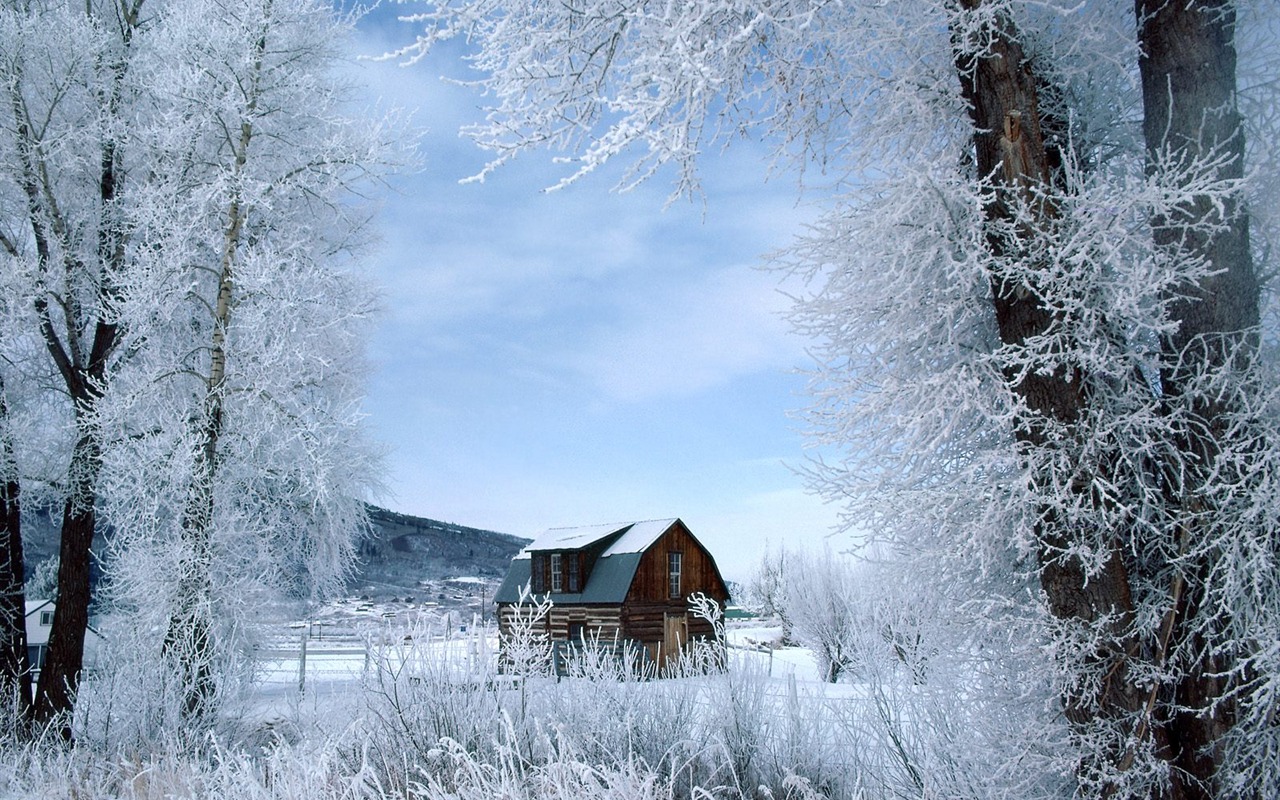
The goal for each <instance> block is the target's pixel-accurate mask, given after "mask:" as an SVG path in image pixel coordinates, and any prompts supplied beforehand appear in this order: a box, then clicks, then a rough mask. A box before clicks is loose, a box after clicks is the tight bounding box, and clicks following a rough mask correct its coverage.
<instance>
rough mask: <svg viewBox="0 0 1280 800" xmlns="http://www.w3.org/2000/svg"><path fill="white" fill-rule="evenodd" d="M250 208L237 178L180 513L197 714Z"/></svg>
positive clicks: (184, 645) (256, 83)
mask: <svg viewBox="0 0 1280 800" xmlns="http://www.w3.org/2000/svg"><path fill="white" fill-rule="evenodd" d="M271 10H272V2H271V0H266V2H265V3H264V21H263V28H262V31H261V33H260V35H259V37H258V39H257V40H256V41H255V42H254V43H253V50H252V53H253V61H252V67H251V73H250V79H249V81H248V85H247V97H246V99H247V101H248V102H247V104H246V107H245V116H244V119H243V120H242V122H241V123H240V136H239V139H238V141H237V142H236V146H235V150H234V159H235V160H234V163H233V165H232V174H233V176H234V178H235V180H236V181H238V180H239V179H240V178H241V176H242V175H243V173H244V168H245V164H246V163H247V162H248V158H249V145H250V143H251V142H252V140H253V133H254V129H253V123H252V121H251V120H252V117H253V114H254V112H255V111H256V110H257V104H258V97H259V94H260V91H261V86H260V81H261V78H262V66H263V58H264V56H265V54H266V48H267V33H268V29H269V26H270V24H271ZM244 222H245V208H244V204H243V202H242V200H241V197H240V195H239V188H238V186H237V187H236V188H235V189H233V194H232V197H231V198H230V201H229V203H228V206H227V223H226V228H225V229H224V230H223V241H222V261H221V264H220V267H219V271H218V295H217V298H216V300H215V301H214V303H213V305H212V308H213V335H212V337H211V341H210V346H209V375H208V377H207V378H206V381H205V388H204V396H203V398H202V399H201V415H200V419H201V420H202V422H203V427H202V429H201V431H200V443H199V447H198V449H197V451H196V453H195V458H194V464H193V467H192V475H191V484H190V486H189V487H188V489H187V499H186V504H185V506H184V508H183V514H182V523H181V525H182V538H183V543H184V545H185V547H186V552H185V555H184V558H183V561H182V564H181V566H180V569H181V570H182V575H181V576H180V577H179V586H178V600H177V602H178V607H177V608H176V609H174V612H173V614H172V615H171V616H170V619H169V630H168V632H167V633H166V634H165V642H164V651H165V653H166V654H168V655H170V656H171V657H173V658H174V659H176V662H177V667H178V673H179V675H180V677H181V680H182V682H183V692H184V698H183V709H184V712H185V714H186V716H187V717H188V718H189V719H195V718H197V717H198V716H200V715H201V714H203V713H204V712H205V711H207V710H209V709H210V708H211V704H212V702H213V700H214V693H215V690H216V687H215V686H214V675H213V671H212V660H213V656H214V652H213V651H214V641H213V608H212V605H213V597H212V594H213V587H212V581H211V576H210V571H211V570H212V567H213V544H212V541H211V539H212V534H213V521H214V509H215V506H214V503H215V496H214V488H215V486H216V485H217V480H218V464H219V460H220V459H219V455H218V447H219V442H220V441H221V438H222V433H223V424H224V419H225V409H224V399H225V395H226V383H227V331H228V330H229V328H230V325H231V311H232V307H233V303H232V299H233V297H232V296H233V294H234V292H235V286H236V278H235V265H236V257H237V253H238V251H239V248H240V241H241V236H242V235H243V232H244Z"/></svg>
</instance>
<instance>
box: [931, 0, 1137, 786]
mask: <svg viewBox="0 0 1280 800" xmlns="http://www.w3.org/2000/svg"><path fill="white" fill-rule="evenodd" d="M982 5H983V0H959V9H960V11H959V13H961V14H963V13H965V12H971V11H976V10H978V9H979V7H980V6H982ZM990 24H991V27H990V29H989V30H987V31H986V32H985V33H986V34H987V35H988V38H987V39H986V40H985V41H986V42H987V47H986V51H985V54H984V55H983V56H981V57H974V56H973V55H971V54H969V53H968V52H966V50H965V49H964V47H963V43H962V42H957V50H956V67H957V74H958V76H959V78H960V84H961V89H962V92H963V95H964V97H965V99H966V100H967V101H968V103H969V107H970V113H971V115H972V120H973V124H974V150H975V156H976V167H977V172H978V176H979V177H981V178H988V177H991V178H993V179H994V182H995V184H996V191H995V193H994V194H993V196H992V198H991V200H990V201H989V202H988V203H987V206H986V208H985V216H986V219H987V222H988V226H989V227H988V234H987V243H988V247H989V249H990V252H991V255H992V256H993V263H994V264H996V265H997V266H996V267H995V269H994V271H993V274H992V275H991V277H990V282H991V294H992V303H993V307H994V312H995V320H996V324H997V327H998V330H999V334H1000V339H1001V341H1002V342H1003V343H1004V344H1005V345H1010V346H1014V347H1017V348H1020V349H1023V351H1024V352H1026V351H1027V349H1028V348H1029V347H1030V346H1031V340H1032V339H1033V338H1034V337H1040V336H1044V335H1046V334H1050V335H1061V334H1054V331H1062V330H1064V329H1065V330H1069V329H1070V326H1071V320H1070V319H1069V318H1067V317H1066V316H1065V315H1063V313H1062V312H1060V311H1057V310H1055V309H1053V308H1051V307H1048V306H1047V305H1046V304H1045V303H1044V302H1043V301H1042V297H1043V294H1042V287H1041V286H1040V285H1038V280H1037V272H1038V271H1039V270H1038V268H1037V265H1036V263H1035V260H1036V259H1037V258H1038V256H1037V255H1036V252H1037V248H1036V247H1035V244H1036V242H1035V240H1036V238H1037V237H1040V236H1046V235H1048V234H1051V233H1052V232H1053V229H1054V227H1055V226H1056V225H1057V224H1058V213H1057V211H1056V209H1055V208H1054V204H1053V202H1052V200H1051V194H1052V192H1054V191H1056V190H1057V188H1058V187H1055V182H1060V175H1059V173H1060V168H1061V165H1062V153H1061V152H1060V151H1059V150H1058V149H1057V147H1056V146H1055V145H1054V144H1052V143H1050V142H1048V141H1047V140H1046V139H1047V137H1046V135H1045V130H1046V128H1048V127H1049V126H1050V125H1057V123H1058V122H1059V121H1057V120H1051V119H1046V117H1045V116H1044V114H1043V112H1042V110H1041V108H1040V99H1039V89H1038V86H1039V85H1040V82H1041V81H1042V80H1044V77H1043V76H1039V75H1037V74H1036V72H1035V68H1034V65H1033V64H1032V63H1031V61H1030V60H1029V59H1028V57H1027V54H1026V53H1025V52H1024V50H1023V47H1022V44H1021V36H1020V32H1019V31H1018V30H1017V29H1016V26H1015V25H1014V23H1013V21H1012V20H1011V19H1009V18H1008V16H1007V15H1005V14H1003V13H999V12H997V13H995V14H994V15H992V19H991V23H990ZM956 35H959V33H958V32H957V34H956ZM1028 220H1030V222H1028ZM1001 265H1008V266H1003V267H1002V266H1001ZM1003 270H1008V272H1007V273H1006V272H1005V271H1003ZM1005 377H1006V381H1007V385H1008V388H1009V390H1010V391H1011V392H1012V393H1013V394H1014V395H1015V396H1016V397H1017V398H1018V399H1019V400H1020V401H1021V403H1022V404H1023V405H1024V406H1025V409H1024V410H1023V412H1022V413H1021V415H1020V418H1019V419H1018V421H1017V423H1016V430H1015V431H1014V433H1015V437H1016V440H1017V442H1018V446H1019V448H1020V449H1021V450H1022V452H1023V453H1024V454H1026V455H1027V457H1028V458H1032V457H1034V456H1036V455H1039V456H1041V457H1043V456H1044V455H1045V454H1047V453H1050V452H1052V450H1054V449H1061V448H1068V449H1070V448H1072V447H1073V443H1074V442H1075V441H1076V440H1077V436H1076V428H1077V426H1078V425H1079V424H1080V423H1081V421H1082V418H1083V416H1084V415H1085V413H1086V412H1087V411H1088V408H1089V397H1088V392H1087V387H1086V380H1087V376H1086V375H1085V374H1083V372H1082V371H1081V370H1080V369H1079V368H1078V367H1077V366H1076V365H1073V364H1070V363H1069V362H1066V361H1065V359H1059V360H1058V363H1056V364H1052V365H1050V364H1048V363H1046V364H1045V365H1044V367H1043V368H1035V367H1033V368H1031V369H1025V370H1013V369H1008V370H1006V374H1005ZM1071 456H1072V454H1071V453H1069V452H1068V453H1067V454H1066V457H1071ZM1031 479H1032V480H1033V481H1036V482H1039V481H1041V480H1044V481H1045V482H1046V483H1048V482H1049V481H1050V480H1051V476H1048V475H1040V474H1035V473H1033V475H1032V478H1031ZM1032 488H1033V490H1034V486H1033V487H1032ZM1071 489H1072V490H1073V491H1077V492H1084V491H1087V488H1085V487H1083V486H1073V487H1071ZM1037 515H1038V522H1037V525H1036V531H1035V532H1036V538H1037V541H1038V542H1039V566H1040V582H1041V587H1042V588H1043V590H1044V592H1045V596H1046V598H1047V601H1048V604H1049V610H1050V611H1051V612H1052V613H1053V614H1054V615H1055V616H1056V617H1058V618H1060V619H1064V620H1069V621H1071V622H1073V623H1076V624H1077V625H1079V626H1081V627H1084V626H1089V627H1093V628H1095V629H1099V633H1100V634H1102V639H1101V642H1100V647H1099V648H1098V650H1097V651H1096V652H1094V653H1092V654H1090V655H1089V657H1088V658H1089V662H1088V666H1089V668H1090V669H1091V670H1096V671H1097V672H1099V673H1101V674H1105V675H1106V676H1107V678H1106V680H1104V681H1102V682H1101V685H1100V687H1099V688H1098V689H1097V690H1096V691H1095V690H1075V689H1069V690H1068V693H1067V695H1066V696H1064V698H1063V702H1064V705H1065V713H1066V716H1067V718H1068V720H1070V722H1071V723H1072V725H1073V726H1074V727H1075V729H1076V730H1077V731H1078V732H1080V733H1081V734H1082V735H1088V734H1090V733H1096V732H1097V731H1098V730H1099V729H1101V728H1104V727H1107V726H1108V725H1110V724H1113V723H1115V722H1116V721H1117V720H1123V719H1126V718H1130V717H1132V716H1134V715H1135V714H1136V712H1138V711H1139V710H1140V709H1141V707H1142V695H1141V693H1140V692H1139V690H1138V688H1137V687H1136V686H1135V685H1134V684H1133V680H1132V678H1131V670H1130V668H1129V654H1130V653H1132V652H1133V650H1134V649H1135V642H1134V634H1133V631H1132V626H1133V621H1134V605H1133V596H1132V590H1131V586H1130V576H1129V571H1128V568H1127V566H1126V564H1125V561H1124V558H1123V554H1122V552H1121V550H1120V547H1119V545H1118V544H1115V543H1113V544H1111V545H1110V557H1109V558H1108V559H1107V560H1106V561H1105V562H1104V563H1103V565H1102V568H1101V570H1098V571H1096V572H1095V571H1091V570H1090V569H1089V567H1088V566H1087V565H1086V564H1085V563H1084V562H1083V561H1082V560H1081V559H1080V558H1079V557H1078V556H1076V555H1072V554H1071V553H1070V545H1071V543H1072V540H1073V537H1074V535H1075V532H1074V531H1072V530H1070V529H1069V528H1070V526H1069V524H1068V523H1067V522H1066V521H1065V520H1064V519H1063V518H1062V517H1061V515H1060V512H1057V511H1055V510H1054V509H1053V508H1050V507H1048V506H1045V507H1042V508H1039V509H1037ZM1104 620H1105V622H1100V621H1104ZM1106 738H1107V742H1108V744H1107V745H1106V747H1105V752H1095V753H1094V754H1093V755H1092V759H1094V760H1092V761H1090V762H1087V763H1085V764H1082V765H1081V776H1082V780H1084V781H1085V782H1088V783H1091V782H1095V781H1097V780H1098V776H1099V775H1102V774H1104V773H1106V772H1109V771H1110V770H1111V767H1112V765H1114V764H1116V763H1118V762H1120V761H1121V759H1123V757H1124V753H1123V741H1122V739H1123V737H1117V736H1110V737H1106Z"/></svg>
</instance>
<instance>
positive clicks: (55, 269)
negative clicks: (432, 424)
mask: <svg viewBox="0 0 1280 800" xmlns="http://www.w3.org/2000/svg"><path fill="white" fill-rule="evenodd" d="M3 14H4V18H3V20H4V27H3V29H2V30H3V36H4V47H3V52H4V56H3V59H4V61H3V67H4V69H5V78H6V84H5V85H6V89H7V95H6V101H7V102H6V106H7V107H8V108H9V110H10V112H11V113H10V114H9V115H8V118H7V119H6V124H5V125H4V127H3V128H2V129H0V132H2V133H3V136H4V139H3V141H2V142H0V198H2V200H0V202H3V203H4V207H5V208H18V209H21V211H22V215H21V216H18V217H17V219H18V220H20V222H18V223H16V224H15V226H14V228H13V229H12V230H13V234H12V235H8V236H7V238H6V241H7V242H12V243H13V250H14V253H13V255H12V258H13V263H15V264H17V265H20V266H21V267H22V268H23V269H25V270H27V271H28V272H29V273H30V274H31V275H32V276H33V279H32V281H31V282H30V283H29V285H27V286H26V287H25V291H26V302H28V303H30V304H31V305H32V307H33V308H34V309H35V311H36V315H37V316H38V317H39V322H40V325H39V327H38V329H35V330H32V331H30V332H29V333H28V334H27V335H26V336H25V337H15V338H16V339H18V340H19V341H18V342H17V344H18V345H22V344H27V345H29V343H30V340H31V339H32V338H34V337H43V340H44V343H43V344H42V345H41V346H42V347H44V348H45V349H46V350H47V351H48V354H49V355H52V357H53V362H54V364H55V365H56V366H57V367H58V368H59V371H60V372H61V374H62V376H63V378H64V380H63V383H64V386H65V395H66V396H67V397H68V398H69V400H68V401H67V402H66V403H65V407H61V406H60V403H59V401H57V400H56V399H55V400H53V401H51V402H50V406H51V408H52V409H53V410H54V411H55V413H53V414H51V415H50V420H49V425H48V428H47V430H48V432H49V442H48V443H45V442H36V441H26V442H19V443H17V446H19V447H21V448H24V449H26V450H28V451H32V450H38V449H40V448H41V446H42V445H46V444H52V446H51V447H49V448H48V449H49V450H50V451H53V452H55V453H58V452H59V451H61V452H62V453H63V455H61V458H62V459H63V460H62V464H63V470H64V471H63V472H62V473H61V474H56V475H52V476H51V477H52V480H50V481H49V486H50V487H51V489H52V491H53V492H54V493H55V494H60V495H61V496H65V497H66V498H67V501H66V503H67V505H66V507H67V509H68V511H67V514H68V515H69V516H67V517H66V519H64V523H63V546H62V554H61V560H60V564H61V566H60V574H59V582H58V586H59V597H58V606H57V614H56V617H55V622H54V626H55V628H54V635H53V639H52V640H51V643H50V653H49V658H50V666H49V667H47V668H46V671H45V672H44V673H42V675H41V686H40V690H39V696H40V699H39V700H38V701H37V707H38V708H37V712H38V714H39V716H41V717H49V716H51V715H52V714H54V713H57V712H61V711H66V710H68V709H69V708H70V707H71V703H72V702H73V696H74V692H75V689H76V686H77V682H78V676H79V671H80V659H81V655H80V654H81V652H82V646H83V626H84V624H85V622H86V621H87V617H85V614H87V609H88V602H89V584H88V569H87V568H88V563H89V558H90V553H89V544H90V541H91V537H92V534H93V530H94V528H95V527H96V526H97V523H98V520H99V519H101V520H102V522H103V523H105V524H109V525H110V526H111V529H112V530H113V531H114V535H113V537H112V541H111V542H110V548H109V552H108V553H104V554H100V555H102V556H103V557H104V559H105V561H104V563H105V565H106V566H107V568H108V571H109V573H110V577H111V587H112V590H111V595H110V600H111V601H112V603H113V605H114V606H115V607H116V608H117V609H118V610H121V611H126V612H131V613H132V615H133V616H132V620H133V623H134V624H135V625H140V626H154V627H155V628H156V629H157V630H161V631H166V632H167V633H166V634H165V635H164V636H163V637H162V641H161V642H157V643H156V648H157V650H156V652H148V653H141V654H138V656H139V657H142V658H151V659H160V658H163V659H164V660H165V662H166V663H168V664H169V665H170V666H171V668H172V673H173V676H174V677H175V678H176V681H177V685H178V686H179V687H180V688H179V689H178V691H179V692H180V693H181V697H182V705H183V707H184V708H185V709H186V710H187V711H188V712H191V713H194V712H198V711H201V710H203V709H205V708H206V707H207V705H208V702H209V701H210V700H211V699H212V698H213V697H214V693H215V691H216V689H217V685H216V683H217V682H216V678H215V673H216V672H217V669H219V668H220V667H221V666H226V665H228V664H229V663H230V661H231V660H232V656H233V654H234V643H235V640H234V639H232V640H228V639H226V638H225V634H226V633H227V631H234V630H237V626H238V625H239V623H240V622H242V621H243V618H242V616H240V615H238V614H237V613H236V611H237V610H243V609H244V608H245V607H246V606H247V604H249V603H251V602H252V601H253V598H254V597H255V596H256V595H255V592H261V591H262V590H263V589H265V588H266V587H272V586H274V587H279V586H280V585H281V584H282V583H289V582H290V581H296V585H289V586H287V587H286V588H288V589H289V590H291V591H294V592H295V593H306V592H310V591H316V592H321V593H323V592H324V591H327V590H329V589H332V588H333V587H334V586H335V585H336V583H337V581H338V580H339V579H340V578H341V577H342V575H343V572H344V570H345V569H346V567H347V565H348V564H349V562H350V559H351V556H352V542H353V537H356V536H358V535H359V534H360V532H361V531H362V530H363V527H364V525H365V521H364V506H363V503H362V498H363V497H364V496H365V495H366V494H367V491H368V489H369V488H370V482H371V481H372V480H374V478H373V476H374V475H375V471H374V464H375V462H376V458H375V454H374V453H373V452H372V451H371V449H370V447H369V445H368V444H367V443H366V442H365V440H364V438H363V436H362V433H361V424H360V417H361V415H360V411H359V402H360V383H361V380H362V378H363V371H362V369H363V368H362V355H361V353H362V342H363V332H364V330H365V328H366V326H367V324H368V322H369V320H370V316H371V312H372V309H373V301H372V299H371V295H370V294H369V291H368V290H367V289H366V288H364V286H363V284H362V283H361V281H360V280H359V279H358V278H357V277H356V275H355V272H354V267H355V266H356V262H355V261H354V260H353V259H352V255H353V253H355V252H356V251H358V250H359V249H360V246H361V245H363V244H364V243H365V240H366V239H367V236H366V235H365V233H364V227H365V223H366V221H367V216H368V211H367V208H366V207H365V205H364V203H363V202H362V201H361V198H360V196H359V194H358V191H357V189H356V187H357V185H358V184H362V183H365V182H367V181H369V180H371V179H376V177H377V175H378V173H379V172H380V171H382V170H383V169H384V168H385V167H386V166H388V157H387V154H388V152H389V150H388V145H389V140H390V134H389V133H388V129H387V127H386V126H385V125H384V124H383V123H382V122H381V121H379V120H376V119H372V120H368V121H363V120H358V119H354V118H353V117H352V114H351V112H350V110H349V109H348V108H347V106H346V105H345V104H346V103H347V102H348V99H349V98H348V96H347V91H346V89H347V87H346V85H345V83H344V81H343V79H341V78H340V77H339V63H338V62H339V58H340V44H339V37H340V36H341V34H342V31H343V29H344V27H345V22H343V21H342V20H338V19H336V18H335V16H334V10H333V9H332V8H331V7H330V6H327V5H324V4H320V3H313V2H308V0H235V1H234V2H208V3H205V2H164V1H163V0H147V2H145V3H143V2H141V0H134V2H130V3H121V2H103V3H88V4H74V3H72V4H66V3H60V2H38V3H29V4H21V5H9V6H6V7H5V9H4V11H3ZM6 233H8V231H6ZM23 377H24V379H26V380H28V381H32V382H36V381H38V380H40V378H39V377H38V370H31V371H28V372H27V373H26V374H24V376H23ZM77 392H80V394H77ZM55 397H56V395H55ZM67 454H69V455H67ZM46 460H47V461H50V462H52V461H56V460H58V456H54V457H51V458H48V459H46ZM40 477H49V476H41V475H36V476H32V480H31V483H32V484H33V485H35V484H37V483H39V481H38V478H40ZM67 520H70V521H71V522H70V523H69V522H68V521H67ZM81 523H83V524H81ZM81 568H83V569H81ZM81 572H83V574H81ZM215 620H217V622H216V624H215ZM144 629H145V628H144ZM60 636H61V637H62V639H59V638H58V637H60ZM77 637H79V638H77ZM59 641H61V642H62V644H58V642H59ZM59 647H61V648H62V649H61V650H59ZM59 653H62V655H59ZM59 659H61V660H59Z"/></svg>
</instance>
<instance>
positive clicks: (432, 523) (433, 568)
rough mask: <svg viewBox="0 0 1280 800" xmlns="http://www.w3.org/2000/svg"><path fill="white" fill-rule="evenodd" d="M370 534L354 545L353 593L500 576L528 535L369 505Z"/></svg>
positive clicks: (378, 591) (410, 587) (349, 583)
mask: <svg viewBox="0 0 1280 800" xmlns="http://www.w3.org/2000/svg"><path fill="white" fill-rule="evenodd" d="M369 519H370V521H371V522H372V523H373V535H372V536H371V537H370V538H369V539H367V540H366V541H365V542H364V543H363V544H362V545H361V547H360V557H359V560H358V562H357V564H356V572H355V574H353V575H352V577H351V580H349V581H348V582H347V585H348V588H349V589H351V590H352V591H353V592H358V593H363V594H369V595H370V596H376V595H379V594H386V593H395V592H403V591H405V590H409V589H413V588H414V587H416V586H417V585H418V584H420V583H423V582H426V581H439V580H444V579H448V578H458V577H477V578H487V579H490V580H494V581H497V580H501V579H502V576H504V575H506V574H507V567H508V566H510V564H511V559H512V557H514V556H515V554H516V553H518V552H520V550H521V548H523V547H524V546H525V545H526V544H528V543H529V542H530V540H529V539H522V538H520V537H518V536H511V535H509V534H505V533H497V532H495V531H487V530H482V529H480V528H470V527H467V526H465V525H457V524H454V523H452V522H440V521H438V520H434V519H427V518H425V517H412V516H409V515H408V514H397V513H396V512H394V511H388V510H386V509H385V508H378V507H377V506H369Z"/></svg>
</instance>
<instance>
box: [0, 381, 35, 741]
mask: <svg viewBox="0 0 1280 800" xmlns="http://www.w3.org/2000/svg"><path fill="white" fill-rule="evenodd" d="M21 490H22V485H21V482H20V481H19V478H18V465H17V463H15V461H14V457H13V447H12V444H11V440H10V435H9V405H8V401H7V399H6V397H5V393H4V380H3V378H0V702H4V703H7V702H9V700H10V698H12V699H13V700H14V702H15V703H16V708H15V709H14V711H15V712H16V714H17V716H18V721H19V723H20V724H21V723H25V722H26V721H27V720H28V718H29V716H30V714H31V672H30V670H29V666H30V665H29V664H28V662H27V628H26V592H25V591H24V589H23V573H24V571H25V569H26V562H25V559H24V558H23V553H22V506H21Z"/></svg>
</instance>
